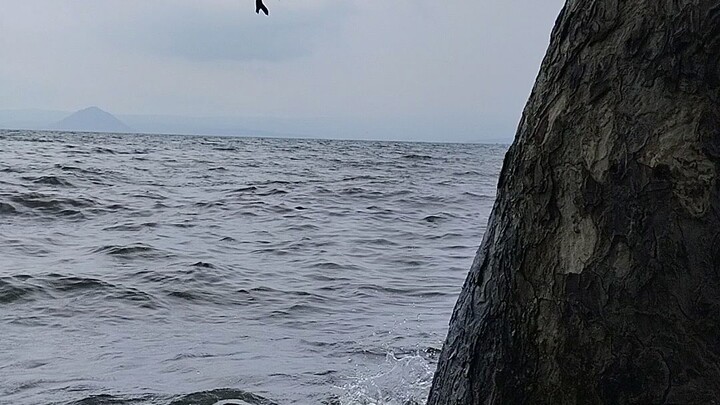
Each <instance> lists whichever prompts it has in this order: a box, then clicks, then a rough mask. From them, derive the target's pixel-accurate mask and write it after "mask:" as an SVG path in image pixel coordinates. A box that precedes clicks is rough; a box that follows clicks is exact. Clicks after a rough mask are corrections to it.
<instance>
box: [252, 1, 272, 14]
mask: <svg viewBox="0 0 720 405" xmlns="http://www.w3.org/2000/svg"><path fill="white" fill-rule="evenodd" d="M260 10H262V12H263V13H265V15H269V14H270V13H269V11H268V8H267V7H265V5H264V4H263V2H262V0H255V12H256V13H258V14H260Z"/></svg>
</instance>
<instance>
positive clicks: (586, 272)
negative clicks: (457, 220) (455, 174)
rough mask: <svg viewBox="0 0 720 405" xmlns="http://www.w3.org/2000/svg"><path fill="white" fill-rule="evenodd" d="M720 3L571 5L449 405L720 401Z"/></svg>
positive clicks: (487, 253)
mask: <svg viewBox="0 0 720 405" xmlns="http://www.w3.org/2000/svg"><path fill="white" fill-rule="evenodd" d="M719 172H720V1H717V0H713V1H709V0H569V1H568V2H567V4H566V5H565V8H564V9H563V11H562V13H561V15H560V17H559V19H558V21H557V24H556V26H555V28H554V30H553V33H552V38H551V43H550V48H549V51H548V53H547V55H546V57H545V60H544V62H543V65H542V68H541V71H540V74H539V76H538V79H537V82H536V85H535V88H534V89H533V92H532V94H531V96H530V100H529V101H528V104H527V106H526V109H525V112H524V114H523V118H522V121H521V123H520V126H519V129H518V133H517V137H516V140H515V143H514V144H513V146H512V147H511V148H510V150H509V152H508V154H507V157H506V160H505V165H504V168H503V171H502V174H501V178H500V182H499V186H498V199H497V202H496V204H495V207H494V210H493V214H492V216H491V218H490V224H489V227H488V231H487V233H486V234H485V238H484V241H483V244H482V246H481V248H480V250H479V251H478V254H477V257H476V259H475V262H474V263H473V266H472V269H471V272H470V275H469V276H468V279H467V281H466V283H465V286H464V288H463V291H462V294H461V296H460V298H459V300H458V303H457V306H456V308H455V312H454V314H453V317H452V320H451V324H450V331H449V334H448V338H447V341H446V343H445V346H444V349H443V352H442V355H441V358H440V363H439V367H438V370H437V372H436V375H435V381H434V384H433V388H432V391H431V394H430V398H429V404H430V405H438V404H600V403H605V404H628V403H640V404H662V403H682V404H691V403H695V404H713V403H720V194H719V193H720V185H719V181H718V180H719V179H718V173H719Z"/></svg>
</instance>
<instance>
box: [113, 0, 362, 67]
mask: <svg viewBox="0 0 720 405" xmlns="http://www.w3.org/2000/svg"><path fill="white" fill-rule="evenodd" d="M245 3H247V4H245ZM251 3H252V2H250V1H243V2H238V1H235V2H232V3H228V2H214V4H213V2H210V3H205V2H192V3H188V2H182V1H181V2H174V4H168V3H167V2H160V3H155V2H150V4H148V5H145V6H140V7H137V8H135V9H133V10H132V11H133V12H131V13H129V14H127V15H125V16H124V18H123V19H122V20H120V21H117V20H116V21H113V22H111V23H110V25H109V26H106V27H105V30H104V36H105V38H106V40H107V41H108V42H109V44H110V45H111V46H114V47H118V48H119V49H122V50H124V51H127V52H145V53H147V54H150V55H155V56H158V55H160V56H165V57H170V58H180V59H185V60H189V61H200V62H213V61H267V62H282V61H286V60H291V59H295V58H299V57H304V56H308V55H311V54H312V53H313V51H314V49H315V48H316V46H317V45H318V44H319V43H322V42H323V41H324V40H326V39H327V38H332V37H333V35H334V34H335V33H336V32H337V31H338V30H339V29H340V27H341V26H342V21H344V20H345V19H346V18H347V17H348V16H349V15H350V14H351V12H352V9H351V7H350V4H351V3H349V2H346V3H343V2H332V3H327V4H326V2H319V3H317V4H315V6H314V7H307V6H306V7H302V8H299V7H288V8H287V9H284V8H282V7H285V4H280V5H276V7H274V8H273V10H272V14H271V16H272V17H271V18H267V17H264V16H257V15H255V13H254V12H253V11H254V8H253V7H254V6H253V4H251ZM242 6H246V7H242Z"/></svg>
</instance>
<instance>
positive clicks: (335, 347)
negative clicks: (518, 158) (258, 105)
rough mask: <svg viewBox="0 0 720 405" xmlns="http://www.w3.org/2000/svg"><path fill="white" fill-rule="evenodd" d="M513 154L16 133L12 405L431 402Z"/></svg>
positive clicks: (2, 344) (5, 274) (7, 181)
mask: <svg viewBox="0 0 720 405" xmlns="http://www.w3.org/2000/svg"><path fill="white" fill-rule="evenodd" d="M505 150H506V149H505V146H502V145H472V144H470V145H462V144H428V143H394V142H359V141H328V140H283V139H257V138H222V137H189V136H156V135H153V136H151V135H114V134H111V135H109V134H102V135H100V134H72V133H48V132H30V131H4V132H0V336H1V338H0V404H3V405H4V404H14V405H15V404H20V405H23V404H28V405H30V404H33V405H35V404H78V405H79V404H87V405H90V404H170V403H173V404H208V405H209V404H214V403H216V402H218V401H222V400H226V399H241V400H244V401H245V402H247V403H250V404H271V403H277V404H322V403H325V404H343V405H345V404H347V405H349V404H408V403H423V401H424V400H425V397H426V395H427V392H428V389H429V386H430V382H431V379H432V374H433V372H434V368H435V362H436V358H437V355H438V351H439V349H440V348H441V346H442V341H443V339H444V337H445V333H446V330H447V324H448V321H449V319H450V314H451V312H452V308H453V305H454V303H455V300H456V298H457V295H458V293H459V291H460V288H461V287H462V284H463V281H464V279H465V276H466V274H467V271H468V269H469V268H470V264H471V262H472V259H473V256H474V254H475V251H476V249H477V247H478V245H479V244H480V241H481V237H482V234H483V232H484V230H485V225H486V221H487V217H488V215H489V213H490V210H491V208H492V204H493V201H494V197H495V187H496V182H497V176H498V173H499V170H500V168H501V165H502V158H503V155H504V152H505ZM221 403H222V402H221ZM232 403H240V402H239V401H235V402H232Z"/></svg>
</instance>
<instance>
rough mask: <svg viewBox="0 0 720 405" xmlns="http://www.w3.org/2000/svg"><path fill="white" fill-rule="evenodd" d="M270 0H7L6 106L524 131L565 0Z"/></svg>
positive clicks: (423, 133)
mask: <svg viewBox="0 0 720 405" xmlns="http://www.w3.org/2000/svg"><path fill="white" fill-rule="evenodd" d="M265 2H266V4H267V5H268V7H269V8H270V17H265V16H258V15H256V14H255V13H254V2H253V1H252V0H3V4H2V13H1V14H0V60H2V63H0V109H27V108H37V109H48V110H66V111H72V110H77V109H80V108H84V107H87V106H91V105H97V106H99V107H101V108H103V109H106V110H108V111H110V112H112V113H114V114H151V115H157V114H167V115H181V116H224V117H266V118H275V117H277V118H283V119H285V120H290V121H292V120H293V119H298V120H309V121H310V122H319V121H321V120H327V122H331V123H333V124H332V125H336V126H337V127H338V128H340V127H343V126H345V125H347V126H353V127H358V132H353V131H349V132H347V134H349V135H347V136H355V137H367V138H374V139H383V138H393V139H420V140H438V141H444V140H448V141H474V142H481V141H486V140H491V141H496V140H511V139H512V136H513V135H514V134H513V132H514V129H515V126H516V124H517V121H518V119H519V116H520V113H521V110H522V108H523V106H524V103H525V101H526V99H527V96H528V94H529V91H530V89H531V86H532V83H533V81H534V79H535V76H536V74H537V70H538V67H539V64H540V62H541V60H542V56H543V55H544V53H545V49H546V47H547V44H548V37H549V34H550V30H551V29H552V25H553V23H554V21H555V18H556V16H557V14H558V13H559V11H560V9H561V7H562V4H563V3H564V1H563V0H449V1H439V0H433V1H430V0H393V1H379V0H266V1H265ZM329 125H330V124H329ZM332 125H330V127H332ZM324 130H325V131H328V128H327V127H326V128H325V129H324ZM330 131H331V130H330ZM363 134H364V135H363ZM324 135H326V136H331V135H332V134H324Z"/></svg>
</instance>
